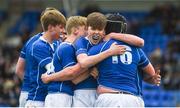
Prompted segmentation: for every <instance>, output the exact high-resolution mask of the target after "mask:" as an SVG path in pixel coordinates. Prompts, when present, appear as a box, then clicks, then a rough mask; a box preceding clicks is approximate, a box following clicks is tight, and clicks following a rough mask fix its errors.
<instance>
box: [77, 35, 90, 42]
mask: <svg viewBox="0 0 180 108" xmlns="http://www.w3.org/2000/svg"><path fill="white" fill-rule="evenodd" d="M76 42H88V39H87V37H85V36H80V37H79V38H78V39H76Z"/></svg>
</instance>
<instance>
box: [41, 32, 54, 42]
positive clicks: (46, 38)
mask: <svg viewBox="0 0 180 108" xmlns="http://www.w3.org/2000/svg"><path fill="white" fill-rule="evenodd" d="M42 37H43V38H44V39H45V40H46V41H47V42H48V43H52V42H53V40H52V38H51V35H50V33H49V32H44V34H43V36H42Z"/></svg>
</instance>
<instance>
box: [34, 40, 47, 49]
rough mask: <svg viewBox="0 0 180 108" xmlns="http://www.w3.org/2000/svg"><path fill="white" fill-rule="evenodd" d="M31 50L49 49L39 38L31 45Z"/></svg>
mask: <svg viewBox="0 0 180 108" xmlns="http://www.w3.org/2000/svg"><path fill="white" fill-rule="evenodd" d="M32 47H33V49H39V50H43V49H46V48H48V47H49V45H48V43H47V42H45V41H43V40H42V39H41V38H39V39H37V40H36V41H35V42H34V43H33V45H32Z"/></svg>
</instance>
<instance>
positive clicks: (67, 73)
mask: <svg viewBox="0 0 180 108" xmlns="http://www.w3.org/2000/svg"><path fill="white" fill-rule="evenodd" d="M86 70H87V69H82V68H81V66H80V64H79V63H77V64H75V65H73V66H69V67H66V68H64V69H63V70H61V71H59V72H56V73H52V74H50V75H48V74H47V73H44V74H42V75H41V79H42V81H43V82H44V83H49V82H51V81H66V80H73V79H74V78H75V77H77V76H78V75H80V74H81V73H83V72H84V71H86Z"/></svg>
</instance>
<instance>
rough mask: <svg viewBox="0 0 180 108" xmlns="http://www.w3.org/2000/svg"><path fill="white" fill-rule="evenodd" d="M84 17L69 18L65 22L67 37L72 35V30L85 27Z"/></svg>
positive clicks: (85, 19)
mask: <svg viewBox="0 0 180 108" xmlns="http://www.w3.org/2000/svg"><path fill="white" fill-rule="evenodd" d="M86 21H87V18H86V17H82V16H71V17H69V18H68V20H67V24H66V32H67V34H68V35H70V34H72V29H73V28H77V27H79V26H86Z"/></svg>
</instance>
